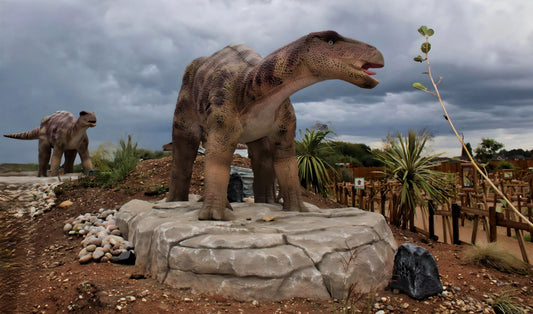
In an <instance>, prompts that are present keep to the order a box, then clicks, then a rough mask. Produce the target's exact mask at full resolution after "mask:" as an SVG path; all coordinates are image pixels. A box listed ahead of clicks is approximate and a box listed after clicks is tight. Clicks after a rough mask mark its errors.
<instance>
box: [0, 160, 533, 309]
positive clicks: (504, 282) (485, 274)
mask: <svg viewBox="0 0 533 314" xmlns="http://www.w3.org/2000/svg"><path fill="white" fill-rule="evenodd" d="M233 164H234V165H236V166H240V167H250V161H249V160H248V159H247V158H244V157H241V156H238V155H235V158H234V162H233ZM170 167H171V158H170V157H167V158H163V159H159V160H147V161H143V162H141V163H139V165H138V166H137V168H136V169H135V171H133V172H132V173H131V174H130V175H129V176H128V177H127V178H126V180H125V181H124V182H122V183H121V184H120V185H119V186H116V187H113V188H95V187H84V186H83V185H80V184H77V182H76V181H72V182H70V183H68V184H65V185H64V187H63V188H62V189H61V190H60V192H59V193H58V202H57V203H58V204H59V203H60V202H62V201H65V200H70V201H72V202H73V205H72V206H69V207H66V208H59V207H55V208H53V209H52V210H51V211H49V212H46V213H45V214H43V215H41V216H38V217H35V218H33V219H31V218H28V217H24V218H18V219H15V218H13V217H10V216H6V215H5V213H4V212H3V211H0V214H1V215H2V217H0V221H1V222H2V223H1V224H0V229H1V230H0V248H1V252H0V257H1V260H0V271H1V276H0V289H1V291H3V293H1V294H0V312H3V313H12V312H16V313H18V312H23V313H56V312H63V311H79V312H83V313H114V312H116V311H122V312H125V313H164V312H182V313H208V312H210V313H217V312H221V313H224V312H230V313H238V312H244V313H275V312H276V313H299V312H301V313H306V312H309V313H331V312H342V306H343V303H342V302H343V301H338V300H332V301H329V302H315V301H312V300H305V299H297V300H286V301H281V302H265V303H263V302H262V303H256V302H244V303H243V302H238V301H234V300H229V299H226V298H222V297H219V296H216V295H215V296H203V295H195V294H193V293H192V292H191V291H187V290H176V289H172V288H170V287H167V286H166V285H163V284H160V283H159V282H156V281H155V280H153V279H151V278H146V277H145V275H144V274H143V272H142V271H141V270H140V269H137V268H136V267H135V266H124V265H117V264H112V263H91V264H87V265H80V264H79V263H78V256H77V255H78V252H79V251H80V249H81V246H80V241H81V240H82V239H81V238H80V237H76V236H67V235H65V234H64V233H63V225H64V222H65V221H66V220H67V219H69V218H73V217H76V216H78V215H80V214H85V213H87V212H91V213H95V212H97V211H98V210H99V209H100V208H105V209H113V208H117V207H120V205H122V204H124V203H125V202H127V201H129V200H131V199H143V200H152V201H156V200H160V199H162V198H164V197H165V188H166V187H168V180H169V171H170ZM193 173H194V174H193V179H192V182H191V192H192V193H196V194H203V178H204V170H203V157H201V156H199V157H198V158H197V160H196V162H195V165H194V170H193ZM303 193H304V200H305V201H306V202H309V203H312V204H316V205H318V206H319V207H321V208H334V207H338V206H339V205H338V204H337V203H335V202H333V201H331V200H326V199H323V198H321V197H319V196H317V195H314V194H312V193H308V192H304V191H303ZM391 229H392V230H393V233H394V235H395V238H396V241H397V243H398V244H402V243H405V242H409V243H413V244H416V245H420V246H422V247H425V248H426V249H428V250H429V251H430V252H431V253H432V254H433V256H435V258H436V260H437V263H438V267H439V272H440V275H441V280H442V282H443V284H444V285H445V286H446V287H447V291H448V293H447V294H446V295H441V296H437V297H432V298H430V299H428V300H424V301H416V300H412V299H410V298H409V297H407V296H406V295H404V294H395V293H393V291H388V290H384V291H376V294H371V295H369V296H360V297H361V298H360V301H359V303H358V308H366V309H370V308H372V307H375V308H374V309H373V310H372V312H375V311H377V308H380V309H383V310H384V312H394V313H409V312H419V313H430V312H435V311H437V310H438V311H439V312H444V310H446V309H448V310H452V309H454V310H455V312H461V307H464V309H470V308H469V306H473V307H474V308H475V304H484V305H485V306H484V308H487V309H488V308H490V306H489V305H488V303H489V302H491V300H492V301H494V299H495V298H496V297H497V296H498V295H499V294H500V293H501V292H502V291H507V290H509V291H511V292H513V293H514V296H515V300H516V301H517V302H518V303H521V304H524V305H529V306H533V291H532V290H533V289H532V288H531V287H532V286H533V280H532V278H531V275H529V276H517V275H509V274H504V273H500V272H498V271H495V270H492V269H488V268H483V267H479V266H474V265H470V264H467V263H466V262H465V258H464V250H465V248H466V246H454V245H449V244H442V243H436V242H433V241H428V240H427V239H426V238H424V237H423V236H420V235H418V234H413V233H410V232H408V231H404V230H398V229H396V228H391ZM6 291H7V292H6ZM470 300H472V301H470ZM474 301H479V302H480V303H475V302H474ZM481 311H482V310H481ZM463 312H468V310H466V311H463ZM474 312H475V311H474Z"/></svg>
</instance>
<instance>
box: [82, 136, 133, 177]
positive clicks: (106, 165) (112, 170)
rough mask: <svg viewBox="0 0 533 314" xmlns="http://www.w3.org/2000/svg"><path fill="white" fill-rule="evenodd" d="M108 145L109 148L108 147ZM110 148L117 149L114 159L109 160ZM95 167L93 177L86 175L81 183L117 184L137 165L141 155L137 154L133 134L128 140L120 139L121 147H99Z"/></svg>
mask: <svg viewBox="0 0 533 314" xmlns="http://www.w3.org/2000/svg"><path fill="white" fill-rule="evenodd" d="M106 147H107V148H106ZM109 148H112V149H115V151H114V152H113V160H111V161H110V160H109V159H108V157H109V156H110V155H111V152H110V151H109ZM95 156H96V162H95V165H97V167H95V168H96V169H98V171H97V172H96V174H95V175H94V176H92V177H86V178H85V179H84V180H81V181H80V183H81V184H82V185H85V186H111V185H115V184H117V183H118V182H120V181H123V180H124V178H125V177H126V176H127V175H128V174H129V173H130V172H131V171H133V170H134V169H135V167H137V164H138V163H139V157H138V154H137V143H132V141H131V135H128V141H127V142H126V141H124V140H120V142H119V147H117V148H114V147H111V146H109V145H108V144H106V146H101V147H99V148H98V150H97V153H96V154H95Z"/></svg>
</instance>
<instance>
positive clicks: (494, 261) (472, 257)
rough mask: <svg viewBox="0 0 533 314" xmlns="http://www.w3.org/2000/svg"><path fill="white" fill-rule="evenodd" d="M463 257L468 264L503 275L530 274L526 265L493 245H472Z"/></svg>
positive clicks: (529, 269)
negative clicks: (493, 270) (497, 271)
mask: <svg viewBox="0 0 533 314" xmlns="http://www.w3.org/2000/svg"><path fill="white" fill-rule="evenodd" d="M465 257H466V260H467V261H468V262H470V263H473V264H476V265H483V266H486V267H491V268H494V269H497V270H499V271H501V272H504V273H510V274H520V275H527V274H530V273H531V268H530V266H529V265H528V264H526V263H524V262H523V261H522V260H520V259H518V258H517V257H516V256H514V255H513V254H511V253H508V252H505V251H503V250H501V249H500V248H499V247H498V246H497V245H496V244H495V243H489V244H487V245H480V246H477V245H474V246H472V247H470V248H469V249H468V250H467V251H466V256H465Z"/></svg>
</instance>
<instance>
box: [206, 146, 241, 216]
mask: <svg viewBox="0 0 533 314" xmlns="http://www.w3.org/2000/svg"><path fill="white" fill-rule="evenodd" d="M215 137H216V136H209V138H208V140H207V148H206V155H205V173H206V175H205V195H204V196H205V197H204V204H203V207H202V209H200V212H199V214H198V219H200V220H209V219H212V220H232V219H233V218H234V217H233V214H232V213H231V212H230V211H229V210H227V209H226V203H227V201H228V182H229V176H230V165H231V161H232V159H233V152H234V150H235V147H236V146H237V144H236V143H235V144H232V143H220V142H217V141H216V140H215V139H214V138H215Z"/></svg>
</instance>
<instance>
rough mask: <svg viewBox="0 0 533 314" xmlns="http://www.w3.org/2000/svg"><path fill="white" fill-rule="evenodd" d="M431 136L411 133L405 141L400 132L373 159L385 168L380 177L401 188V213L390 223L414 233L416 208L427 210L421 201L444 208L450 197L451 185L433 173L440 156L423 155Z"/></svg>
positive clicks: (445, 178)
mask: <svg viewBox="0 0 533 314" xmlns="http://www.w3.org/2000/svg"><path fill="white" fill-rule="evenodd" d="M429 137H430V135H429V134H428V133H427V132H421V133H420V134H418V133H417V132H416V131H413V130H410V131H409V132H408V135H407V137H406V138H404V137H403V136H402V135H401V134H400V133H399V132H398V134H397V137H396V138H392V141H390V143H389V144H390V145H388V146H387V147H386V148H385V149H384V150H383V151H382V152H379V153H378V154H377V156H376V159H378V160H379V161H381V162H382V163H383V164H384V168H385V171H383V173H384V174H385V175H386V177H387V178H389V179H391V180H396V181H398V182H399V183H400V185H401V192H400V210H399V213H398V214H397V215H392V214H391V216H393V218H394V219H393V221H391V223H393V224H395V225H397V226H400V225H401V226H402V227H403V228H407V224H408V221H409V224H410V229H414V215H415V209H416V207H417V206H421V208H426V202H425V201H424V197H429V198H431V199H433V200H435V201H436V202H438V203H440V204H443V203H444V202H445V200H446V199H447V197H448V196H449V193H450V188H451V185H450V182H449V180H448V178H447V176H446V174H445V173H443V172H440V171H435V170H432V167H434V166H436V165H437V162H435V158H436V157H438V156H439V155H429V156H426V155H424V147H425V145H426V142H427V140H428V139H429Z"/></svg>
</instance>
